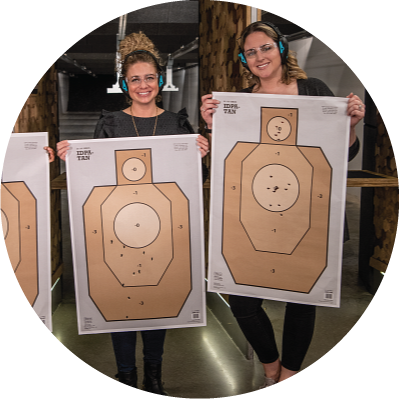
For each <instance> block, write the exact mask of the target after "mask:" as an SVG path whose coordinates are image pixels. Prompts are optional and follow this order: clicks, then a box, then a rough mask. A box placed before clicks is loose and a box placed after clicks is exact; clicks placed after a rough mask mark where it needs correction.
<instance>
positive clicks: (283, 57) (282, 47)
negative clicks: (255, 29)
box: [238, 21, 288, 70]
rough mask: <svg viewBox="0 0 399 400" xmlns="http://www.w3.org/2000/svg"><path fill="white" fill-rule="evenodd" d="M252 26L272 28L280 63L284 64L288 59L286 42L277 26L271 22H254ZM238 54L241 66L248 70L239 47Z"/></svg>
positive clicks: (242, 51)
mask: <svg viewBox="0 0 399 400" xmlns="http://www.w3.org/2000/svg"><path fill="white" fill-rule="evenodd" d="M254 24H259V25H266V26H268V27H270V28H272V29H273V30H274V32H276V34H277V45H278V48H279V50H280V57H281V63H282V64H285V63H286V62H287V57H288V40H287V38H286V37H285V36H283V35H282V33H281V32H280V30H279V29H278V28H277V26H275V25H274V24H272V23H271V22H260V21H259V22H254ZM239 51H240V52H239V54H238V57H239V58H240V61H241V63H242V65H243V66H244V67H245V68H246V69H248V70H249V68H248V63H247V60H246V58H245V55H244V50H243V49H241V47H240V48H239Z"/></svg>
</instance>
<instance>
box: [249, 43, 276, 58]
mask: <svg viewBox="0 0 399 400" xmlns="http://www.w3.org/2000/svg"><path fill="white" fill-rule="evenodd" d="M274 47H277V44H276V43H266V44H264V45H263V46H260V47H255V48H253V49H249V50H246V51H244V54H245V57H246V58H254V57H255V56H256V53H257V52H258V51H260V52H261V54H266V53H267V52H268V51H270V50H272V49H273V48H274Z"/></svg>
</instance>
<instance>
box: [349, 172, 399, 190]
mask: <svg viewBox="0 0 399 400" xmlns="http://www.w3.org/2000/svg"><path fill="white" fill-rule="evenodd" d="M356 172H359V173H363V174H367V175H369V176H368V177H365V178H362V177H355V178H348V179H347V187H398V178H397V177H394V176H388V175H383V174H379V173H377V172H372V171H367V170H363V171H349V175H350V173H356Z"/></svg>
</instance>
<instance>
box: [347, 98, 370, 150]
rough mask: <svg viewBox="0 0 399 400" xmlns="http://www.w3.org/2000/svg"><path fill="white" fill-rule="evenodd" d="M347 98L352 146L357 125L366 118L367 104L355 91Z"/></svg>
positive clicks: (350, 143) (350, 142)
mask: <svg viewBox="0 0 399 400" xmlns="http://www.w3.org/2000/svg"><path fill="white" fill-rule="evenodd" d="M346 98H347V99H349V101H348V115H349V116H350V117H351V130H350V137H349V146H351V145H352V144H353V143H355V140H356V131H355V127H356V125H357V124H358V123H359V121H360V120H362V119H363V118H364V115H365V111H366V106H365V105H364V104H363V102H362V101H361V100H360V98H359V97H358V96H356V95H355V94H353V93H351V94H350V95H349V96H346Z"/></svg>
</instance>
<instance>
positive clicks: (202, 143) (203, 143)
mask: <svg viewBox="0 0 399 400" xmlns="http://www.w3.org/2000/svg"><path fill="white" fill-rule="evenodd" d="M197 144H198V147H199V149H200V152H201V157H205V156H206V155H207V154H208V153H209V142H208V139H207V138H206V137H204V136H202V135H198V138H197Z"/></svg>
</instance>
